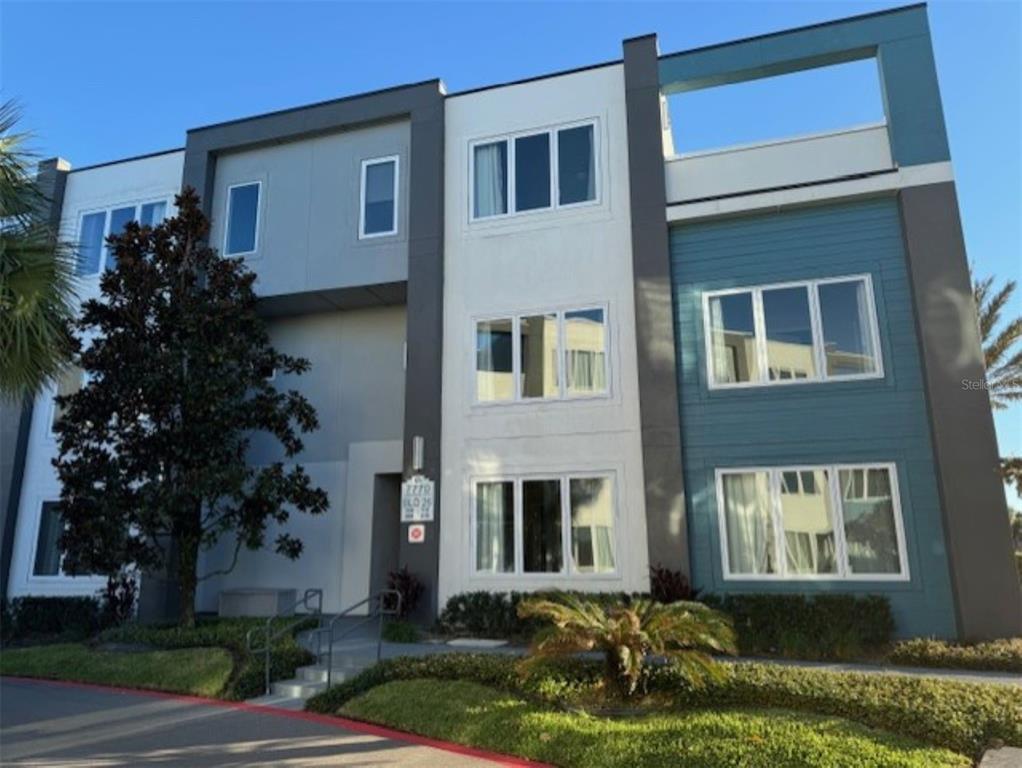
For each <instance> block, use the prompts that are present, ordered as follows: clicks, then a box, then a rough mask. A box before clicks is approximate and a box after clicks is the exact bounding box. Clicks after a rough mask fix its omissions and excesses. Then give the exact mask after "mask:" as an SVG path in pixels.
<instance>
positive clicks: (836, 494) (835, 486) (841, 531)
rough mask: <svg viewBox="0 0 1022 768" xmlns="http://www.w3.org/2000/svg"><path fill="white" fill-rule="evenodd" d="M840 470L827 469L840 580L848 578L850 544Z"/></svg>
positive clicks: (835, 467) (833, 467)
mask: <svg viewBox="0 0 1022 768" xmlns="http://www.w3.org/2000/svg"><path fill="white" fill-rule="evenodd" d="M839 472H840V468H839V467H837V466H831V467H827V473H828V474H829V475H830V482H829V483H828V486H829V488H828V490H829V492H830V502H831V508H832V509H833V510H834V512H833V515H834V521H833V522H834V543H835V545H836V549H837V553H836V554H837V567H838V572H837V575H838V577H839V578H842V579H844V578H847V577H848V571H849V568H848V542H847V541H845V512H844V509H843V508H842V506H841V484H840V481H839V474H838V473H839Z"/></svg>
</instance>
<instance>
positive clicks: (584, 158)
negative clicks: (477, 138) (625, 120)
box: [470, 122, 598, 219]
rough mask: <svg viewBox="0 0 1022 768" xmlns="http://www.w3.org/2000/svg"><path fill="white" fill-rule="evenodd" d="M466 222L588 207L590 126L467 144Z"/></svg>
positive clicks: (593, 184)
mask: <svg viewBox="0 0 1022 768" xmlns="http://www.w3.org/2000/svg"><path fill="white" fill-rule="evenodd" d="M470 163H471V166H472V171H471V177H472V197H471V217H472V218H473V219H487V218H493V217H495V216H507V215H513V214H517V213H526V212H529V211H539V210H548V209H551V208H563V207H565V206H572V205H580V204H585V203H591V202H594V201H595V200H596V199H597V197H598V194H597V173H596V123H595V122H587V123H584V124H582V125H572V126H564V127H559V128H553V129H549V130H543V131H530V132H528V133H522V134H517V135H514V136H509V137H507V138H501V139H496V140H492V139H491V140H486V141H482V142H479V143H476V144H473V145H472V147H471V152H470Z"/></svg>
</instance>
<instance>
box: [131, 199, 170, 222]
mask: <svg viewBox="0 0 1022 768" xmlns="http://www.w3.org/2000/svg"><path fill="white" fill-rule="evenodd" d="M166 216H167V203H166V201H165V200H160V201H158V202H155V203H145V204H144V205H143V206H142V212H141V213H140V214H139V216H138V223H139V224H141V225H142V226H143V227H155V226H156V225H157V224H159V223H160V222H161V221H163V220H164V219H165V218H166Z"/></svg>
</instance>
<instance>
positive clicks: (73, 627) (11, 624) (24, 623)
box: [3, 597, 100, 642]
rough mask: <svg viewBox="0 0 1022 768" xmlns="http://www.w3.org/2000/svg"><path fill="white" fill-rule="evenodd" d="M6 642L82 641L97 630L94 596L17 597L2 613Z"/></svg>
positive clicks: (98, 613)
mask: <svg viewBox="0 0 1022 768" xmlns="http://www.w3.org/2000/svg"><path fill="white" fill-rule="evenodd" d="M3 618H4V624H5V625H6V626H5V629H4V640H5V642H8V641H9V642H19V641H37V642H38V641H51V640H82V639H84V638H87V637H90V636H91V635H93V634H94V633H95V632H97V631H98V630H99V628H100V604H99V600H97V599H96V598H94V597H16V598H14V599H13V600H11V601H10V603H9V604H8V606H7V610H6V611H5V614H4V617H3Z"/></svg>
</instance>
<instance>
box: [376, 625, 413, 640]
mask: <svg viewBox="0 0 1022 768" xmlns="http://www.w3.org/2000/svg"><path fill="white" fill-rule="evenodd" d="M383 639H384V640H386V641H387V642H388V643H417V642H419V629H418V627H416V626H415V625H414V624H411V623H409V622H407V621H388V622H387V623H386V624H384V625H383Z"/></svg>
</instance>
